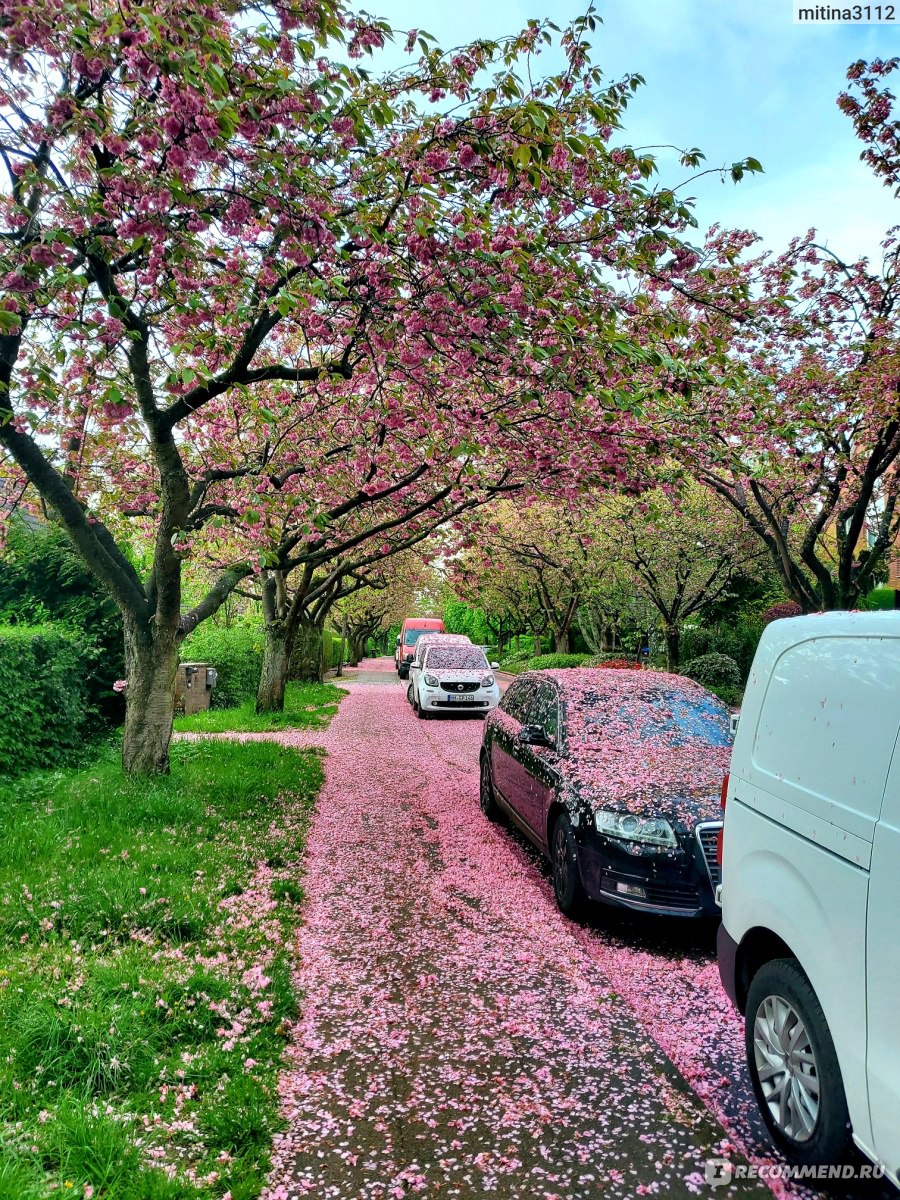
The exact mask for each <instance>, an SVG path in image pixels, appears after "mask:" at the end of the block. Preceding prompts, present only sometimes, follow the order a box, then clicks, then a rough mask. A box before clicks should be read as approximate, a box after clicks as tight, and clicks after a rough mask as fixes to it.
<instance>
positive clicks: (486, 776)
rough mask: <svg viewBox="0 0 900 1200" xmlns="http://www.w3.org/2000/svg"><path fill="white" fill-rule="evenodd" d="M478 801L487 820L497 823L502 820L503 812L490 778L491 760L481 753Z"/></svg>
mask: <svg viewBox="0 0 900 1200" xmlns="http://www.w3.org/2000/svg"><path fill="white" fill-rule="evenodd" d="M478 802H479V804H480V805H481V811H482V812H483V813H484V815H485V816H486V817H487V819H488V820H489V821H495V822H496V823H498V824H499V823H500V821H502V820H503V812H502V810H501V808H500V805H499V804H498V803H497V797H496V796H495V795H494V781H493V780H492V779H491V760H490V759H489V758H488V756H487V754H482V756H481V770H480V772H479V787H478Z"/></svg>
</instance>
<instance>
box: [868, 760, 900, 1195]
mask: <svg viewBox="0 0 900 1200" xmlns="http://www.w3.org/2000/svg"><path fill="white" fill-rule="evenodd" d="M898 924H900V746H898V748H897V749H896V750H895V751H894V758H893V761H892V763H891V773H890V775H889V777H888V785H887V789H886V791H885V795H884V804H883V806H882V810H881V819H880V820H879V822H878V824H877V825H876V827H875V841H874V843H873V846H872V865H871V869H870V875H869V913H868V921H867V923H866V983H867V989H866V990H867V998H868V1006H867V1007H868V1027H869V1028H868V1035H869V1036H868V1053H867V1076H868V1082H869V1114H870V1117H871V1122H872V1142H873V1145H872V1147H871V1148H872V1150H874V1152H875V1155H876V1156H877V1157H878V1159H880V1161H881V1162H883V1163H884V1164H885V1166H886V1167H887V1168H888V1171H889V1172H892V1173H894V1182H895V1183H897V1184H898V1186H900V1179H898V1178H897V1177H898V1175H900V1015H898V1013H900V939H898V936H897V933H898Z"/></svg>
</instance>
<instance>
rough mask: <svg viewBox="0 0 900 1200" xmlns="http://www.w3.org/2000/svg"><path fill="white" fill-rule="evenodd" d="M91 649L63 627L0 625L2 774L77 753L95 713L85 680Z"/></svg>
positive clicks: (49, 764) (46, 764)
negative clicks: (2, 700) (2, 699)
mask: <svg viewBox="0 0 900 1200" xmlns="http://www.w3.org/2000/svg"><path fill="white" fill-rule="evenodd" d="M92 655H93V649H92V648H90V647H88V648H86V647H85V646H84V645H83V644H82V643H81V642H80V641H79V639H78V637H77V636H76V635H75V634H74V633H71V632H70V631H69V630H66V629H61V628H58V627H56V626H52V625H38V626H28V625H6V626H0V690H2V693H3V698H4V702H3V707H2V711H0V774H3V775H20V774H22V773H24V772H25V771H29V770H32V769H33V768H35V767H55V766H59V765H61V764H63V763H66V762H71V761H73V760H74V759H76V758H77V757H78V754H79V751H81V750H82V748H83V746H84V743H85V740H86V738H87V737H88V735H89V733H90V731H91V726H92V723H93V719H94V716H95V714H94V710H93V708H92V707H91V704H90V699H89V696H88V684H87V678H88V674H89V667H90V664H91V662H92Z"/></svg>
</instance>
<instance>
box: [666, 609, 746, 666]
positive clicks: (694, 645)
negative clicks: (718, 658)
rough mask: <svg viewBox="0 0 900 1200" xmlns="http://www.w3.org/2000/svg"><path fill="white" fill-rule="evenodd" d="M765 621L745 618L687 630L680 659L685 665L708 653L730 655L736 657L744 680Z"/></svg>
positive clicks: (683, 636) (744, 616) (682, 639)
mask: <svg viewBox="0 0 900 1200" xmlns="http://www.w3.org/2000/svg"><path fill="white" fill-rule="evenodd" d="M762 631H763V622H762V620H761V619H760V618H759V617H756V616H749V615H742V616H741V617H739V618H738V619H737V620H732V621H719V622H717V623H716V624H714V625H699V626H696V627H695V628H693V629H690V628H689V629H685V631H684V633H683V635H682V638H681V657H682V660H683V661H684V662H690V661H691V660H692V659H694V658H701V657H702V656H703V655H706V654H727V655H728V657H729V658H733V659H734V661H735V662H736V663H737V665H738V669H739V670H740V672H741V679H742V680H745V679H746V678H747V676H748V675H749V674H750V666H751V664H752V662H753V656H754V654H755V653H756V647H757V646H758V645H759V639H760V638H761V637H762Z"/></svg>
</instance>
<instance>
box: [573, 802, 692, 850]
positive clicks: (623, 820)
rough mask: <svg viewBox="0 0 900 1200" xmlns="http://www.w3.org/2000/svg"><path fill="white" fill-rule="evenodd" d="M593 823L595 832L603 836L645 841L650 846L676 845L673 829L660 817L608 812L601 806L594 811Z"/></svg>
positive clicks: (630, 840)
mask: <svg viewBox="0 0 900 1200" xmlns="http://www.w3.org/2000/svg"><path fill="white" fill-rule="evenodd" d="M594 824H595V825H596V826H597V832H598V833H602V834H604V836H605V837H614V838H623V839H624V840H626V841H629V842H647V843H649V844H650V845H651V846H677V845H678V842H677V840H676V837H675V830H674V829H673V828H672V826H671V825H670V824H669V822H668V821H666V820H664V819H663V818H662V817H637V816H635V815H634V813H627V812H608V811H607V810H605V809H602V808H601V809H598V810H597V812H595V813H594Z"/></svg>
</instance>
